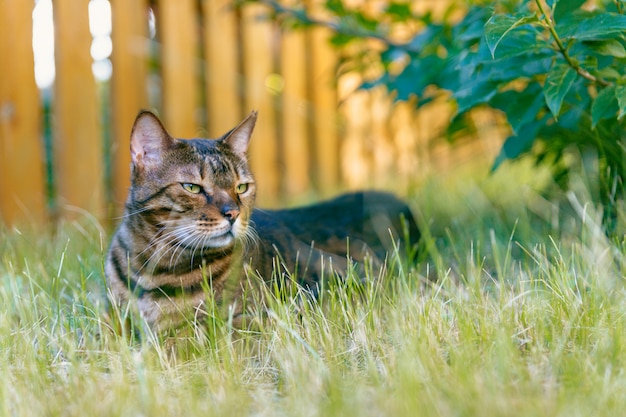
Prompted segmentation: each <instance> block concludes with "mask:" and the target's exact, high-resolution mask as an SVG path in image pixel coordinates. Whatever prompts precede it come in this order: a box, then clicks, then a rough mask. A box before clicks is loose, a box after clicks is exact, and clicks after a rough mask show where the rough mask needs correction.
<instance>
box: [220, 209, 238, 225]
mask: <svg viewBox="0 0 626 417" xmlns="http://www.w3.org/2000/svg"><path fill="white" fill-rule="evenodd" d="M222 216H224V217H226V218H227V219H228V220H229V221H230V222H231V223H234V222H235V220H237V217H239V209H237V208H234V207H228V206H226V207H224V208H223V209H222Z"/></svg>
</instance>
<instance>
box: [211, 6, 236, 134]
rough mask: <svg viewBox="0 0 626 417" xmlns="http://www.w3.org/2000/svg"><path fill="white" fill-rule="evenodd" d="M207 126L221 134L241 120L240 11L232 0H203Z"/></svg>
mask: <svg viewBox="0 0 626 417" xmlns="http://www.w3.org/2000/svg"><path fill="white" fill-rule="evenodd" d="M202 11H203V17H204V18H203V22H204V58H205V74H206V106H207V127H208V132H209V136H211V137H218V136H221V135H223V134H224V133H226V132H228V131H229V130H230V129H232V128H233V127H235V126H236V125H237V123H239V122H240V121H241V120H242V119H243V116H244V114H242V109H241V100H240V96H241V92H242V86H241V74H239V49H240V45H238V44H237V14H236V13H235V9H234V7H233V2H232V1H231V0H203V2H202Z"/></svg>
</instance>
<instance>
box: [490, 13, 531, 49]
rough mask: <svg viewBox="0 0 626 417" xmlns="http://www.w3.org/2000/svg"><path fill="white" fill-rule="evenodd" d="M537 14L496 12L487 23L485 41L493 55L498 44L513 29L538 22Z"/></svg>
mask: <svg viewBox="0 0 626 417" xmlns="http://www.w3.org/2000/svg"><path fill="white" fill-rule="evenodd" d="M537 21H538V19H537V16H536V15H534V14H533V15H522V16H511V15H503V14H494V15H493V16H491V17H490V18H489V20H488V21H487V23H485V41H486V42H487V46H488V47H489V51H490V52H491V56H492V57H493V56H494V54H495V52H496V48H497V47H498V44H499V43H500V42H501V41H502V39H503V38H504V37H505V36H506V35H507V34H509V33H510V32H511V31H512V30H513V29H515V28H518V27H520V26H523V25H526V24H528V23H533V22H537Z"/></svg>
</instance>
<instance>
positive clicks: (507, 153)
mask: <svg viewBox="0 0 626 417" xmlns="http://www.w3.org/2000/svg"><path fill="white" fill-rule="evenodd" d="M544 123H545V117H544V118H543V119H542V120H538V121H535V122H533V123H529V124H528V125H526V126H524V128H523V129H520V133H519V134H518V135H513V136H509V137H508V138H507V139H506V140H505V141H504V144H503V145H502V148H501V149H500V153H499V154H498V156H497V157H496V159H495V161H494V162H493V165H492V166H491V171H492V172H493V171H495V170H496V169H498V167H499V166H500V165H502V163H503V162H504V161H506V160H507V159H514V158H517V157H519V156H520V155H522V154H523V153H524V152H526V151H528V150H530V148H531V147H532V145H533V142H534V141H535V139H536V138H537V132H539V129H540V128H541V126H543V125H544Z"/></svg>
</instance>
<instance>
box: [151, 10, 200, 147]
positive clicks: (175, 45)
mask: <svg viewBox="0 0 626 417" xmlns="http://www.w3.org/2000/svg"><path fill="white" fill-rule="evenodd" d="M195 4H196V2H195V1H194V0H161V1H159V13H158V16H157V24H158V29H159V32H160V36H159V38H160V40H161V68H162V76H163V105H162V107H163V120H164V123H165V126H166V128H167V129H168V130H169V131H170V133H171V134H173V135H175V136H178V137H186V138H189V137H194V136H197V134H198V122H197V120H196V109H197V104H198V91H199V88H198V87H199V84H198V77H197V72H196V60H197V53H196V52H197V46H198V40H197V36H196V35H197V33H196V29H197V22H196V9H195Z"/></svg>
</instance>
